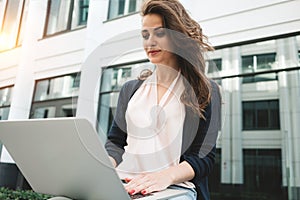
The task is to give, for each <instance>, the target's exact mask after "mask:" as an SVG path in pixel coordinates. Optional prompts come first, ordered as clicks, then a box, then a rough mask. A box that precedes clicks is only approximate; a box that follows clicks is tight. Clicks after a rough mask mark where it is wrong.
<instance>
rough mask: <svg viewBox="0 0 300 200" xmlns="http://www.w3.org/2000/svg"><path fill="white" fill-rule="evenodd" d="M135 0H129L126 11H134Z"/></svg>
mask: <svg viewBox="0 0 300 200" xmlns="http://www.w3.org/2000/svg"><path fill="white" fill-rule="evenodd" d="M136 6H137V5H136V0H129V9H128V13H131V12H135V11H136Z"/></svg>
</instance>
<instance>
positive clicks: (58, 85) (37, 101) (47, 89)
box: [30, 73, 80, 118]
mask: <svg viewBox="0 0 300 200" xmlns="http://www.w3.org/2000/svg"><path fill="white" fill-rule="evenodd" d="M79 82H80V74H76V73H75V74H70V75H65V76H61V77H55V78H51V79H45V80H38V81H36V86H35V92H34V98H33V104H32V107H31V112H30V118H50V117H73V116H75V113H76V105H77V98H78V91H79Z"/></svg>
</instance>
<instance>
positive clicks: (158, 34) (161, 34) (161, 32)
mask: <svg viewBox="0 0 300 200" xmlns="http://www.w3.org/2000/svg"><path fill="white" fill-rule="evenodd" d="M155 35H156V36H157V37H160V38H162V37H164V36H165V35H166V33H165V31H157V32H156V33H155Z"/></svg>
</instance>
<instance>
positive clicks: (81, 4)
mask: <svg viewBox="0 0 300 200" xmlns="http://www.w3.org/2000/svg"><path fill="white" fill-rule="evenodd" d="M88 9H89V0H49V1H48V9H47V18H46V27H45V33H44V35H47V36H48V35H53V34H56V33H61V32H66V31H70V30H74V29H76V28H79V27H83V26H85V25H86V23H87V18H88Z"/></svg>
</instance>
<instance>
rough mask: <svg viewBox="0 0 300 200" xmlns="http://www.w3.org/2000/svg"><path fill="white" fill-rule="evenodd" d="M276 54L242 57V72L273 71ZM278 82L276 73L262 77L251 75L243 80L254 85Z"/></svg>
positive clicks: (261, 75)
mask: <svg viewBox="0 0 300 200" xmlns="http://www.w3.org/2000/svg"><path fill="white" fill-rule="evenodd" d="M275 58H276V54H275V53H268V54H259V55H249V56H242V72H243V73H255V72H261V71H267V70H270V69H273V65H274V63H275ZM270 80H277V75H276V74H275V73H267V74H260V75H250V76H247V77H244V78H243V83H252V82H259V81H270Z"/></svg>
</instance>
